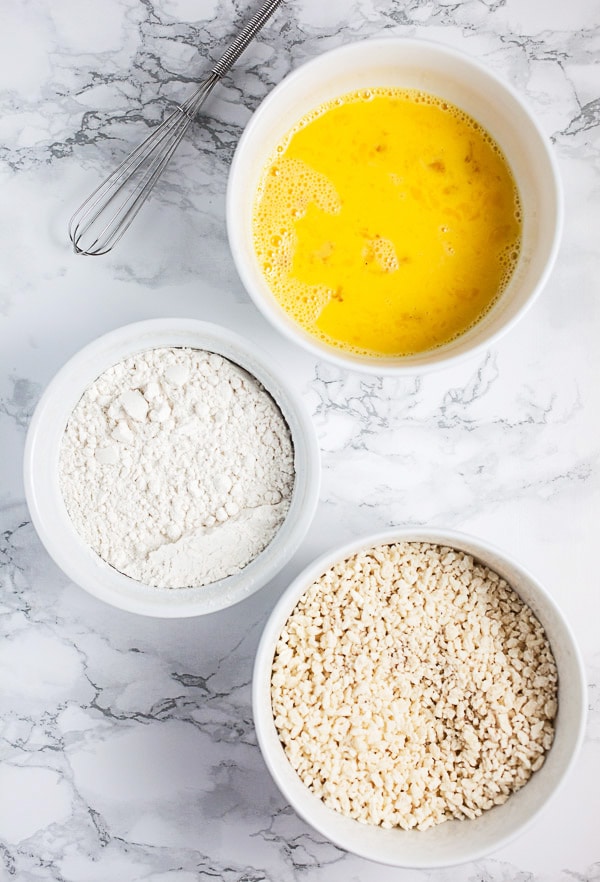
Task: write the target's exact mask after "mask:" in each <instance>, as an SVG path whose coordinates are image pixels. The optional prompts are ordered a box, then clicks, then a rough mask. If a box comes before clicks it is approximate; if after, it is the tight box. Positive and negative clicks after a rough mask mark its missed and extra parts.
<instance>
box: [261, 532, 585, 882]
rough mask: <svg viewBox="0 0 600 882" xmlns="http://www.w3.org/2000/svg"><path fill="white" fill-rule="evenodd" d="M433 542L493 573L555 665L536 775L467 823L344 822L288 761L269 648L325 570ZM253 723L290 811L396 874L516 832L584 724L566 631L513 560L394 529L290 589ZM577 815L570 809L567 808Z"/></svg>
mask: <svg viewBox="0 0 600 882" xmlns="http://www.w3.org/2000/svg"><path fill="white" fill-rule="evenodd" d="M396 541H416V542H431V543H434V544H440V545H447V546H450V547H453V548H458V549H460V550H462V551H465V552H467V553H468V554H472V555H473V556H474V557H475V558H477V559H478V560H480V561H482V562H483V563H484V564H487V565H488V566H489V567H490V568H491V569H493V570H495V571H496V572H497V573H499V574H500V575H501V576H503V577H504V578H505V579H506V581H507V582H508V583H509V584H510V585H511V586H512V587H513V589H514V590H515V591H516V592H517V593H518V594H519V595H520V597H521V598H522V599H523V600H524V601H525V603H526V604H527V605H528V606H529V607H530V608H531V609H532V610H533V612H534V613H535V615H536V616H537V618H538V619H539V621H540V622H541V623H542V625H543V626H544V628H545V631H546V635H547V637H548V640H549V641H550V645H551V647H552V651H553V653H554V658H555V660H556V664H557V668H558V678H559V683H558V714H557V718H556V728H555V737H554V742H553V745H552V747H551V749H550V751H549V752H548V754H547V757H546V761H545V763H544V765H543V766H542V768H541V769H540V770H539V771H537V772H535V773H534V775H532V777H531V778H530V779H529V781H528V782H527V784H525V786H524V787H522V788H521V790H518V791H517V792H516V793H513V794H512V795H511V796H510V797H509V799H508V800H507V802H506V803H504V805H501V806H495V807H494V808H493V809H490V810H489V811H486V812H484V813H483V815H481V816H480V817H479V818H476V819H475V820H462V821H455V820H452V821H446V822H444V823H443V824H440V825H438V826H436V827H431V828H430V829H429V830H424V831H418V830H411V831H404V830H400V829H392V830H384V829H383V828H381V827H375V826H368V825H365V824H361V823H360V822H358V821H356V820H354V819H352V818H347V817H345V816H343V815H341V814H339V813H337V812H335V811H333V810H332V809H329V808H327V806H326V805H325V804H324V803H323V802H321V800H320V799H319V798H318V797H317V796H315V795H314V794H313V793H312V792H311V791H310V790H308V788H307V787H306V786H305V785H304V784H303V782H302V781H301V779H300V778H299V777H298V775H297V774H296V772H295V771H294V769H293V768H292V766H291V765H290V763H289V762H288V760H287V757H286V755H285V753H284V750H283V747H282V746H281V743H280V741H279V738H278V735H277V731H276V729H275V724H274V722H273V714H272V710H271V697H270V677H271V667H272V663H273V657H274V652H275V645H276V642H277V639H278V637H279V634H280V633H281V630H282V628H283V626H284V624H285V622H286V621H287V618H288V616H289V615H290V613H291V612H292V610H293V609H294V607H295V606H296V603H297V602H298V600H299V599H300V597H301V596H302V594H303V593H304V591H305V590H306V589H307V588H308V586H309V585H311V584H312V583H313V582H314V580H315V579H317V578H318V577H319V576H320V575H322V573H324V572H325V571H326V570H327V569H328V568H329V567H330V566H331V565H332V564H334V563H335V562H337V561H340V560H344V559H345V558H347V557H350V556H351V555H353V554H356V553H357V552H359V551H362V550H364V549H366V548H370V547H372V546H374V545H379V544H383V543H390V542H396ZM252 703H253V712H254V724H255V726H256V732H257V736H258V743H259V745H260V748H261V751H262V754H263V757H264V759H265V762H266V764H267V766H268V768H269V770H270V772H271V774H272V776H273V778H274V779H275V782H276V784H277V785H278V787H279V789H280V790H281V792H282V793H283V795H284V796H285V798H286V799H287V800H288V801H289V802H290V804H291V805H292V806H293V807H294V809H295V810H296V811H297V812H298V814H299V815H300V816H301V817H302V818H304V820H305V821H307V822H308V823H309V824H310V825H311V826H312V827H314V828H315V829H317V830H318V831H319V832H320V833H321V834H322V835H323V836H326V837H327V838H328V839H330V840H331V841H332V842H334V843H335V844H336V845H339V846H340V847H341V848H344V849H346V850H347V851H350V852H354V853H355V854H357V855H360V856H361V857H364V858H368V859H370V860H373V861H379V862H381V863H384V864H391V865H393V866H398V867H413V868H433V867H443V866H450V865H452V864H458V863H462V862H464V861H470V860H476V859H477V858H479V857H481V856H482V855H484V854H487V853H488V852H490V851H494V850H496V849H498V848H500V846H502V845H505V844H506V843H507V842H508V841H509V840H510V839H512V838H513V837H514V836H517V835H518V834H520V833H522V832H523V831H524V830H525V829H526V827H527V826H528V825H529V824H530V823H531V822H532V821H533V819H534V818H535V817H536V815H537V814H538V813H539V812H540V811H541V810H542V808H543V806H544V805H545V804H546V803H547V802H548V800H549V799H550V797H552V796H553V795H554V794H555V792H556V791H557V789H558V787H559V785H560V784H561V783H562V781H563V779H564V778H565V776H566V774H567V772H568V771H569V769H570V767H571V766H572V764H573V762H574V760H575V757H576V755H577V753H578V750H579V748H580V746H581V741H582V739H583V733H584V728H585V720H586V706H587V702H586V681H585V674H584V669H583V664H582V662H581V658H580V655H579V651H578V649H577V645H576V643H575V640H574V638H573V635H572V633H571V631H570V629H569V626H568V625H567V623H566V622H565V620H564V618H563V616H562V614H561V612H560V610H559V609H558V608H557V606H556V604H555V603H554V601H553V600H552V598H551V597H550V596H549V595H548V594H547V592H546V591H545V590H544V589H543V588H542V586H541V585H540V584H539V583H538V582H536V580H535V579H534V578H533V577H532V576H531V575H530V574H529V573H528V572H527V571H526V570H524V569H523V568H522V567H521V566H520V565H519V564H518V563H516V561H514V560H512V559H511V558H510V557H509V556H508V555H506V554H505V553H503V552H501V551H499V550H498V549H497V548H495V547H494V546H492V545H489V544H488V543H486V542H483V541H482V540H481V539H476V538H474V537H472V536H467V535H465V534H462V533H453V532H446V531H444V532H442V531H439V530H426V529H423V530H420V529H397V530H394V531H393V532H387V533H380V534H377V535H374V536H369V537H367V538H363V539H359V540H356V541H354V542H352V543H350V544H348V545H346V546H344V547H342V548H336V549H335V550H333V551H332V552H330V553H328V554H325V555H323V557H321V558H319V559H318V560H317V561H315V563H313V564H311V565H310V566H309V567H307V568H306V569H305V570H304V571H303V572H302V573H301V574H300V575H299V576H298V578H297V579H295V581H294V582H293V583H292V584H291V585H290V587H289V588H288V589H287V591H286V592H285V594H283V596H282V597H281V599H280V601H279V603H278V604H277V606H276V607H275V609H274V610H273V612H272V613H271V615H270V617H269V619H268V621H267V624H266V626H265V629H264V632H263V635H262V638H261V641H260V644H259V647H258V651H257V655H256V662H255V666H254V680H253V693H252ZM573 809H575V807H573Z"/></svg>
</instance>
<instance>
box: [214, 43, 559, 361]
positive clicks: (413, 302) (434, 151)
mask: <svg viewBox="0 0 600 882" xmlns="http://www.w3.org/2000/svg"><path fill="white" fill-rule="evenodd" d="M561 226H562V195H561V188H560V182H559V178H558V173H557V169H556V164H555V160H554V158H553V156H552V154H551V152H550V147H549V144H548V141H547V138H546V137H545V136H544V134H543V133H542V132H541V130H540V128H539V126H538V125H537V123H536V122H535V120H534V119H533V118H532V116H531V114H530V112H529V111H528V109H527V108H526V107H525V105H524V104H523V102H522V101H521V99H520V97H519V96H518V95H517V94H516V93H515V92H514V91H513V90H512V89H511V88H510V87H509V86H508V85H506V84H504V83H503V82H501V81H500V80H499V79H498V78H497V77H495V76H494V75H493V74H492V73H490V72H489V71H488V70H487V69H486V68H485V67H484V66H482V65H481V64H479V63H478V62H477V61H475V60H473V59H471V58H469V57H468V56H466V55H463V54H462V53H460V52H457V51H455V50H453V49H449V48H447V47H444V46H441V45H437V44H435V43H430V42H427V41H421V40H405V39H396V38H387V39H378V40H369V41H364V42H360V43H354V44H351V45H348V46H343V47H341V48H339V49H335V50H333V51H331V52H327V53H325V54H323V55H321V56H319V57H318V58H316V59H314V60H312V61H311V62H309V63H307V64H305V65H304V66H303V67H301V68H299V69H298V70H297V71H295V72H294V73H292V74H291V75H290V76H288V77H287V78H286V79H284V80H283V81H282V82H281V83H280V85H279V86H277V87H276V88H275V89H274V90H273V91H272V92H271V94H270V95H269V96H268V97H267V98H266V99H265V101H264V102H263V103H262V105H261V106H260V107H259V108H258V110H257V111H256V113H255V114H254V116H253V117H252V119H251V121H250V123H249V124H248V126H247V128H246V130H245V132H244V134H243V136H242V138H241V140H240V143H239V145H238V148H237V151H236V154H235V157H234V160H233V163H232V167H231V173H230V178H229V185H228V192H227V227H228V234H229V242H230V246H231V250H232V254H233V258H234V260H235V263H236V266H237V269H238V272H239V274H240V277H241V280H242V282H243V284H244V286H245V287H246V289H247V291H248V293H249V294H250V296H251V297H252V299H253V300H254V302H255V304H256V305H257V306H258V308H259V309H260V310H261V311H262V312H263V313H264V315H265V316H266V317H267V318H268V319H269V320H270V321H271V322H272V323H273V324H274V325H275V327H277V328H278V329H279V330H280V331H281V332H283V333H284V334H286V335H287V336H288V337H289V338H291V339H292V340H294V341H295V342H297V343H299V344H300V345H302V346H304V347H305V348H306V349H308V350H309V351H311V352H312V353H313V354H314V355H316V356H318V357H321V358H325V359H328V360H330V361H334V362H336V363H338V364H340V365H342V366H345V367H350V368H355V369H358V370H364V371H371V372H375V373H381V372H395V373H402V372H408V373H410V372H414V371H415V370H418V371H422V370H426V369H429V368H434V367H439V366H441V365H443V364H447V363H450V362H452V361H455V360H456V359H459V358H461V357H464V356H465V355H469V354H472V353H474V352H475V351H476V350H478V349H480V348H483V347H487V346H489V345H490V343H492V342H493V341H494V340H496V339H497V338H498V337H499V336H500V335H501V334H502V333H504V332H505V331H506V330H508V329H509V328H510V327H511V326H512V325H513V324H514V323H515V322H516V321H517V320H518V318H519V317H520V316H521V315H523V313H524V312H525V311H526V310H527V308H528V307H529V306H530V305H531V304H532V303H533V301H534V300H535V298H536V296H537V295H538V294H539V292H540V291H541V289H542V287H543V286H544V284H545V282H546V280H547V278H548V275H549V273H550V271H551V268H552V265H553V263H554V260H555V257H556V252H557V249H558V244H559V239H560V232H561Z"/></svg>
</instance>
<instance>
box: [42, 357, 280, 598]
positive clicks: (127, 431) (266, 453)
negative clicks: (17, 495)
mask: <svg viewBox="0 0 600 882" xmlns="http://www.w3.org/2000/svg"><path fill="white" fill-rule="evenodd" d="M59 477H60V486H61V490H62V494H63V498H64V502H65V505H66V508H67V511H68V513H69V516H70V517H71V520H72V521H73V524H74V526H75V528H76V530H77V532H78V533H79V534H80V536H81V537H82V538H83V539H84V541H85V542H86V543H87V544H88V545H89V546H90V547H91V548H92V549H93V550H94V551H95V552H96V553H97V554H98V555H99V556H100V557H101V558H103V560H105V561H106V562H107V563H109V564H110V565H111V566H113V567H114V568H115V569H117V570H119V571H120V572H122V573H125V574H126V575H128V576H130V577H131V578H133V579H136V580H137V581H139V582H143V583H144V584H148V585H153V586H157V587H164V588H183V587H200V586H202V585H207V584H209V583H211V582H215V581H217V580H218V579H222V578H225V577H226V576H230V575H233V574H234V573H237V572H239V571H240V570H242V569H243V568H244V567H245V566H247V565H248V563H250V561H252V560H253V559H254V558H255V557H256V556H257V555H258V554H260V552H261V551H262V550H263V549H264V548H266V546H267V545H268V544H269V542H270V541H271V540H272V538H273V536H274V535H275V533H276V532H277V530H278V529H279V527H280V526H281V524H282V523H283V520H284V519H285V516H286V514H287V511H288V509H289V506H290V500H291V495H292V490H293V485H294V455H293V446H292V440H291V435H290V431H289V428H288V426H287V423H286V422H285V420H284V418H283V415H282V414H281V411H280V410H279V408H278V406H277V405H276V403H275V402H274V401H273V399H272V398H271V396H270V395H269V394H268V392H267V391H266V390H265V389H264V388H263V386H261V384H260V383H259V382H258V381H257V380H256V379H255V378H254V377H252V376H251V375H250V374H248V373H247V372H246V371H244V370H243V369H242V368H240V367H238V366H237V365H235V364H233V363H232V362H230V361H228V360H227V359H225V358H223V357H222V356H220V355H216V354H215V353H209V352H204V351H202V350H196V349H168V348H161V349H150V350H146V351H145V352H141V353H138V354H137V355H134V356H131V357H129V358H127V359H125V360H124V361H122V362H119V363H118V364H116V365H113V366H112V367H111V368H109V369H108V370H106V371H105V372H104V373H103V374H101V376H99V377H98V379H97V380H95V381H94V383H92V384H91V386H89V387H88V389H86V391H85V392H84V394H83V396H82V398H81V400H80V401H79V403H78V404H77V406H76V407H75V409H74V411H73V413H72V414H71V417H70V419H69V422H68V424H67V427H66V430H65V434H64V437H63V440H62V444H61V450H60V458H59Z"/></svg>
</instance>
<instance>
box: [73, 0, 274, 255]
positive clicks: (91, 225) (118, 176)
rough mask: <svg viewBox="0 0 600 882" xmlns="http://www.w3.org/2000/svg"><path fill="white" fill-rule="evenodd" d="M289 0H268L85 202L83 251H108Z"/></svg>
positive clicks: (78, 239)
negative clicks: (212, 98) (217, 91)
mask: <svg viewBox="0 0 600 882" xmlns="http://www.w3.org/2000/svg"><path fill="white" fill-rule="evenodd" d="M282 2H283V0H267V2H266V3H263V5H262V6H261V8H260V9H259V10H258V12H257V13H256V14H255V15H253V16H252V18H251V19H250V21H249V22H248V24H247V25H246V26H245V27H244V28H243V30H242V31H240V33H239V34H238V36H237V37H236V38H235V40H234V41H233V42H232V43H231V45H230V46H229V48H228V49H227V50H226V52H224V53H223V55H222V56H221V58H220V59H219V60H218V61H217V63H216V64H215V65H214V67H212V68H211V70H210V72H209V74H208V76H207V78H206V79H205V80H204V82H203V83H202V84H201V85H200V86H199V87H198V89H197V90H196V91H195V92H194V94H193V95H192V96H191V97H190V98H188V100H187V101H185V102H184V103H183V104H181V105H178V106H177V108H176V110H175V111H174V112H173V113H172V114H171V115H170V116H169V117H168V118H167V119H166V120H165V121H164V122H163V123H161V124H160V125H159V126H158V127H157V128H156V129H155V131H153V132H152V133H151V134H150V135H149V136H148V137H147V138H146V140H145V141H143V142H142V143H141V144H140V146H139V147H137V148H136V149H135V150H134V151H133V153H130V154H129V156H128V157H127V159H125V160H124V162H122V163H121V165H120V166H119V167H118V168H116V169H115V170H114V172H113V173H112V174H111V175H109V177H108V178H106V180H105V181H103V182H102V183H101V184H100V186H99V187H97V188H96V189H95V190H94V192H93V193H92V194H91V195H90V196H89V197H88V198H87V199H86V200H85V202H84V203H83V204H82V205H80V206H79V208H78V209H77V211H76V212H75V214H74V215H73V217H72V218H71V220H70V221H69V238H70V239H71V242H72V243H73V248H74V250H75V252H76V253H77V254H87V255H95V256H96V255H100V254H106V253H107V252H108V251H110V250H111V248H113V247H114V246H115V245H116V244H117V242H118V241H119V240H120V239H121V237H122V236H123V234H124V233H125V231H126V230H127V229H128V227H129V226H130V224H131V222H132V221H133V219H134V218H135V216H136V214H137V213H138V211H139V210H140V208H141V207H142V205H143V204H144V202H145V201H146V199H147V198H148V196H149V195H150V191H151V190H152V188H153V187H154V185H155V183H156V182H157V180H158V179H159V177H160V176H161V174H162V173H163V171H164V170H165V168H166V166H167V163H168V162H169V160H170V159H171V157H172V156H173V154H174V153H175V151H176V150H177V147H178V145H179V142H180V141H181V139H182V138H183V136H184V135H185V133H186V132H187V130H188V128H189V127H190V125H191V124H192V122H193V120H194V118H195V116H196V114H197V113H198V111H199V109H200V108H201V107H202V105H203V104H204V102H205V101H206V99H207V97H208V96H209V95H210V93H211V92H212V90H213V88H214V87H215V85H216V84H217V83H218V82H219V80H220V79H221V78H222V77H223V76H224V75H225V74H226V73H227V71H228V70H229V68H230V67H231V66H232V64H233V63H234V62H235V61H237V59H238V58H239V57H240V55H241V54H242V52H243V51H244V49H245V48H246V47H247V46H248V44H249V43H250V42H251V41H252V40H253V39H254V37H255V36H256V34H257V33H258V32H259V31H260V29H261V28H262V27H263V25H264V24H265V22H266V21H267V20H268V19H269V18H270V16H271V15H272V14H273V12H275V10H276V9H277V7H278V6H279V5H280V4H281V3H282Z"/></svg>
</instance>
